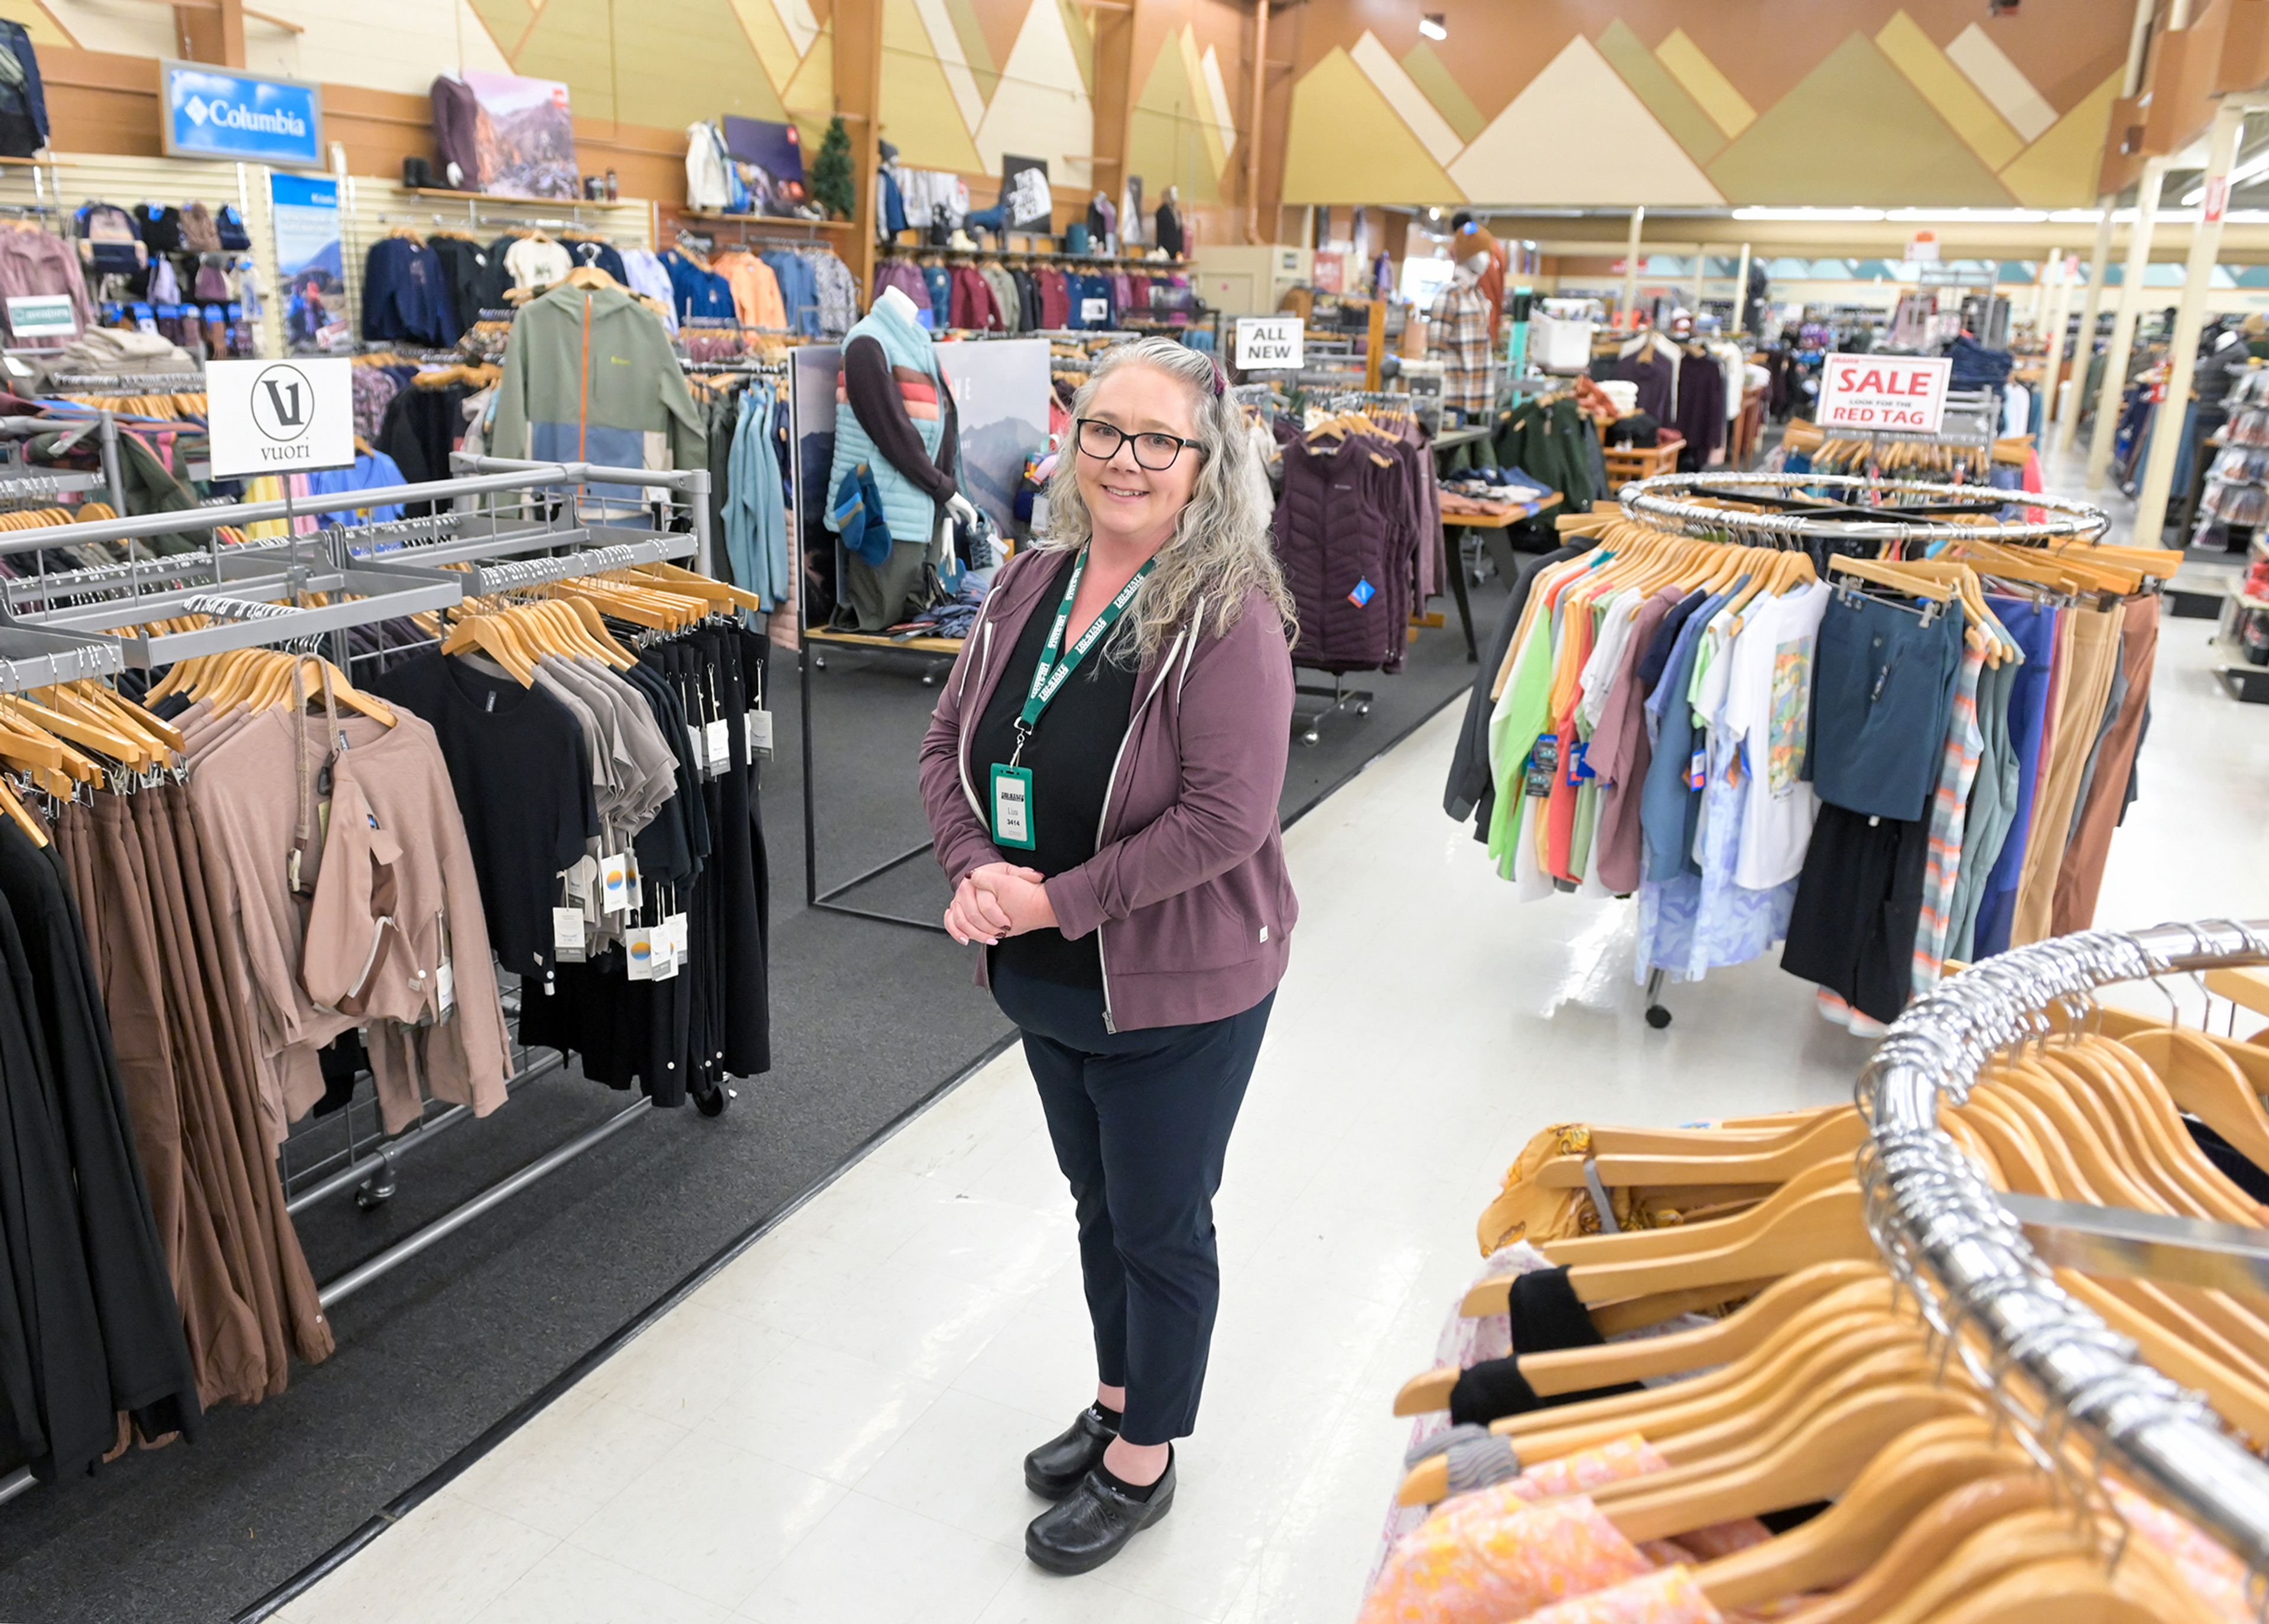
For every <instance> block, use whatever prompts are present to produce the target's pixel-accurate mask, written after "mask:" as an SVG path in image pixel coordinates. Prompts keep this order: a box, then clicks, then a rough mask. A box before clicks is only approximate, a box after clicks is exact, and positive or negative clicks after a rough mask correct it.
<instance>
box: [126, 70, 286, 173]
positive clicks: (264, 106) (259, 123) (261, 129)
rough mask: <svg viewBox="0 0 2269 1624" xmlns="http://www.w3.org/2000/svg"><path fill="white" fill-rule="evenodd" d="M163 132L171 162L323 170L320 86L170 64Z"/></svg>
mask: <svg viewBox="0 0 2269 1624" xmlns="http://www.w3.org/2000/svg"><path fill="white" fill-rule="evenodd" d="M159 101H160V105H161V107H162V109H163V117H162V118H161V119H160V121H159V132H160V134H161V135H162V136H163V137H164V138H165V149H166V156H167V157H168V158H230V159H248V160H252V161H256V162H260V163H267V164H287V165H289V164H296V165H300V166H308V167H321V166H322V164H323V161H324V156H323V92H322V88H321V87H320V86H317V85H309V84H307V83H304V82H303V81H301V80H299V79H271V78H262V77H261V76H258V75H255V74H248V73H231V72H228V71H225V70H219V69H215V68H212V67H211V66H209V65H207V64H205V63H194V62H167V63H162V64H160V66H159Z"/></svg>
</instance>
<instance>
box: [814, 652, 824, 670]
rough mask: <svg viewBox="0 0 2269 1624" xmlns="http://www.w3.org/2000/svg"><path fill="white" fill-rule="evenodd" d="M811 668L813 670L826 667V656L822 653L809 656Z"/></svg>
mask: <svg viewBox="0 0 2269 1624" xmlns="http://www.w3.org/2000/svg"><path fill="white" fill-rule="evenodd" d="M811 668H812V669H813V670H815V671H824V670H825V669H827V656H826V655H824V654H814V655H813V656H812V657H811Z"/></svg>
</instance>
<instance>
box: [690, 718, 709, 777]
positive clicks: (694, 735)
mask: <svg viewBox="0 0 2269 1624" xmlns="http://www.w3.org/2000/svg"><path fill="white" fill-rule="evenodd" d="M685 763H686V765H688V766H690V767H691V768H692V769H693V771H696V772H698V773H699V774H700V775H701V776H702V777H704V778H707V777H708V776H709V742H708V740H707V739H706V736H704V734H702V731H701V724H700V723H699V722H688V723H687V724H686V725H685Z"/></svg>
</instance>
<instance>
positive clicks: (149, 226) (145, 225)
mask: <svg viewBox="0 0 2269 1624" xmlns="http://www.w3.org/2000/svg"><path fill="white" fill-rule="evenodd" d="M134 230H135V233H136V234H137V236H139V237H140V238H141V239H142V246H143V247H145V248H147V249H149V250H150V252H151V253H152V254H179V253H180V252H181V210H179V209H175V208H173V207H171V206H170V205H168V204H166V203H144V204H143V205H142V206H141V207H140V208H138V209H137V210H135V211H134Z"/></svg>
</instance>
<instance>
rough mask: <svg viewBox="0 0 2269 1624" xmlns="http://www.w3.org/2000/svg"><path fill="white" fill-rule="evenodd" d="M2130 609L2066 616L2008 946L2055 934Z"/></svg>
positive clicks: (2078, 611) (2085, 611) (2075, 612)
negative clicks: (2050, 724) (2064, 646)
mask: <svg viewBox="0 0 2269 1624" xmlns="http://www.w3.org/2000/svg"><path fill="white" fill-rule="evenodd" d="M2124 621H2125V616H2124V615H2123V614H2122V613H2121V612H2120V611H2118V610H2117V609H2073V610H2071V611H2070V612H2069V613H2067V614H2066V616H2065V624H2066V625H2067V626H2069V627H2070V628H2071V629H2072V648H2071V653H2070V659H2069V661H2068V662H2067V663H2066V668H2065V679H2064V690H2063V694H2062V697H2061V698H2060V699H2059V700H2058V705H2057V713H2056V734H2055V738H2054V741H2053V742H2052V745H2051V759H2050V761H2049V763H2048V764H2047V765H2046V766H2044V768H2043V769H2042V770H2041V775H2040V786H2039V788H2038V790H2037V791H2036V793H2035V795H2034V798H2033V826H2032V837H2031V838H2030V839H2029V840H2028V841H2027V842H2026V845H2025V867H2024V869H2023V873H2022V878H2021V879H2020V880H2019V882H2018V885H2017V912H2016V918H2015V920H2014V923H2013V924H2012V925H2011V926H2010V929H2009V945H2010V946H2011V947H2013V948H2017V947H2022V946H2024V945H2025V943H2027V942H2029V941H2040V940H2041V939H2042V938H2043V937H2044V936H2046V935H2047V934H2049V919H2050V914H2051V907H2052V904H2054V902H2055V900H2056V885H2057V875H2058V873H2059V872H2060V871H2061V870H2062V868H2063V867H2064V853H2065V846H2066V844H2067V842H2068V841H2069V838H2070V837H2071V834H2072V809H2073V804H2074V803H2075V802H2076V801H2078V800H2079V799H2080V779H2081V773H2083V772H2084V771H2086V770H2087V767H2088V753H2089V752H2090V751H2092V750H2093V749H2095V736H2096V734H2099V733H2101V732H2103V707H2104V705H2106V704H2107V703H2109V701H2110V698H2111V678H2112V674H2113V673H2114V672H2115V671H2116V670H2117V668H2118V664H2119V632H2120V628H2121V626H2122V624H2124Z"/></svg>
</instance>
